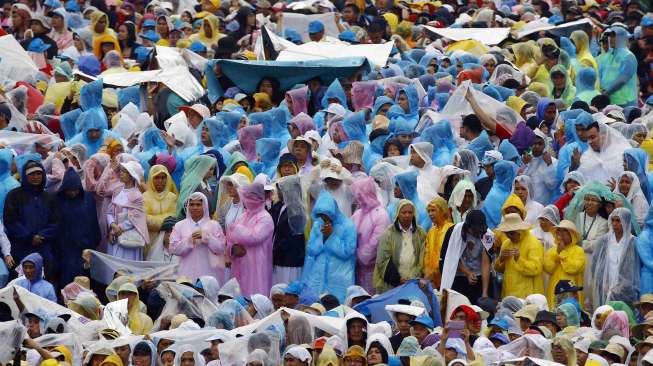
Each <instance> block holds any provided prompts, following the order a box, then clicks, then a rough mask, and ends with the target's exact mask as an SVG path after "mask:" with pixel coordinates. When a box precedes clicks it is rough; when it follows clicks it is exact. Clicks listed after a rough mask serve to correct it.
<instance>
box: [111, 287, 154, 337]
mask: <svg viewBox="0 0 653 366" xmlns="http://www.w3.org/2000/svg"><path fill="white" fill-rule="evenodd" d="M121 292H131V293H135V294H136V296H137V297H136V301H134V302H133V304H132V306H131V307H129V309H127V317H128V318H129V323H128V326H129V329H130V330H131V331H132V333H134V334H135V335H146V334H149V333H150V330H152V326H153V325H154V323H153V322H152V319H151V318H150V317H149V316H147V314H145V313H144V312H142V311H141V302H140V301H139V300H138V289H137V288H136V285H134V284H133V283H131V282H127V283H125V284H124V285H122V286H120V289H118V293H121Z"/></svg>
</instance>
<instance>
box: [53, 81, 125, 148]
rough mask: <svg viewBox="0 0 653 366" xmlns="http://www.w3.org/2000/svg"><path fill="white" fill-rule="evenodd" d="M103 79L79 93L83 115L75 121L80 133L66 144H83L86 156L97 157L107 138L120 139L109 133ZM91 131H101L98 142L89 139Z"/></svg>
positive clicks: (86, 86) (88, 85) (76, 129)
mask: <svg viewBox="0 0 653 366" xmlns="http://www.w3.org/2000/svg"><path fill="white" fill-rule="evenodd" d="M102 85H103V84H102V79H98V80H96V81H94V82H92V83H88V84H86V85H84V86H83V87H82V89H81V90H80V92H79V104H80V106H81V109H82V113H81V114H80V115H79V117H78V118H77V120H76V121H75V131H79V133H77V134H76V135H75V136H73V138H71V139H70V140H68V141H67V142H66V145H68V146H70V145H73V144H77V143H81V144H84V146H86V156H91V155H95V154H96V153H97V152H98V150H100V147H102V144H103V143H104V140H105V139H106V137H107V136H113V137H114V138H116V139H118V138H120V136H118V135H117V134H116V133H114V132H112V131H109V130H108V128H109V123H108V121H107V115H106V114H105V113H104V109H102ZM89 130H100V131H101V134H100V137H99V138H98V139H97V140H94V141H91V140H90V139H89V138H88V131H89Z"/></svg>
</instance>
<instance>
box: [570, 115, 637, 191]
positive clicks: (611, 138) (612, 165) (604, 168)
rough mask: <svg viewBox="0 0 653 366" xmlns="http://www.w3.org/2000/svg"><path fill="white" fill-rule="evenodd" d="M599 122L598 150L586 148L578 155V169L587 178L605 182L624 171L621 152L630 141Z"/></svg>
mask: <svg viewBox="0 0 653 366" xmlns="http://www.w3.org/2000/svg"><path fill="white" fill-rule="evenodd" d="M598 124H599V136H600V139H601V148H600V151H595V150H594V149H593V148H591V147H590V148H589V149H587V150H586V151H585V152H584V153H583V155H582V156H581V157H580V167H579V168H578V171H579V172H580V173H582V174H583V176H584V177H585V179H587V180H596V181H599V182H601V183H604V184H605V183H607V182H608V181H609V180H610V178H616V177H618V176H619V174H621V173H622V172H623V171H624V166H623V153H624V150H626V149H628V148H630V147H631V146H630V143H628V140H626V138H625V137H623V136H622V135H621V134H620V133H619V132H618V131H616V130H615V129H613V128H612V127H610V126H608V125H606V124H605V123H603V122H598Z"/></svg>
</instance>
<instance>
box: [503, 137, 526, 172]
mask: <svg viewBox="0 0 653 366" xmlns="http://www.w3.org/2000/svg"><path fill="white" fill-rule="evenodd" d="M499 152H500V153H501V155H502V156H503V160H508V161H512V162H513V163H515V164H517V166H520V165H521V157H520V156H519V151H517V148H516V147H515V145H513V144H512V143H510V141H508V140H503V141H501V144H499Z"/></svg>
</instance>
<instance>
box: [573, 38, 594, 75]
mask: <svg viewBox="0 0 653 366" xmlns="http://www.w3.org/2000/svg"><path fill="white" fill-rule="evenodd" d="M569 39H570V40H571V41H572V42H573V43H574V46H575V48H576V60H578V64H579V66H581V67H591V68H593V69H594V71H597V72H598V71H599V66H598V64H597V63H596V60H594V57H593V56H592V52H591V50H590V41H589V37H588V36H587V33H586V32H585V31H582V30H576V31H573V32H572V33H571V35H570V36H569Z"/></svg>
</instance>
